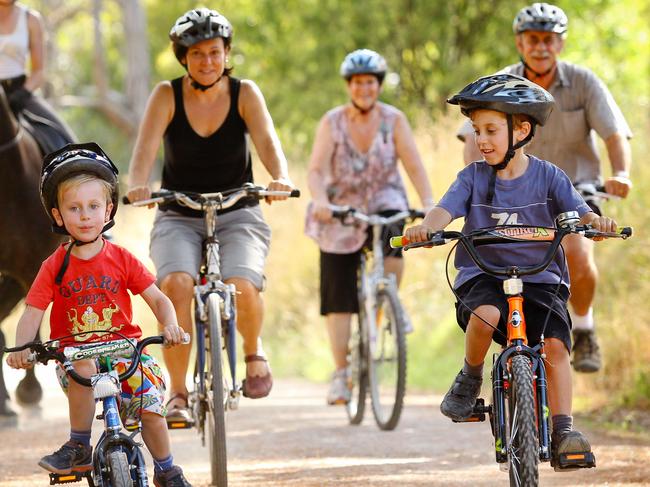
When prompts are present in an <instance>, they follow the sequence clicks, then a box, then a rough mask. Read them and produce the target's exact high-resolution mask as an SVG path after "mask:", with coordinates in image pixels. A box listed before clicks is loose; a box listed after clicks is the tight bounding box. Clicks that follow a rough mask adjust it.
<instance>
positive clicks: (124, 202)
mask: <svg viewBox="0 0 650 487" xmlns="http://www.w3.org/2000/svg"><path fill="white" fill-rule="evenodd" d="M122 204H123V205H130V204H131V200H130V199H129V198H128V197H127V196H122Z"/></svg>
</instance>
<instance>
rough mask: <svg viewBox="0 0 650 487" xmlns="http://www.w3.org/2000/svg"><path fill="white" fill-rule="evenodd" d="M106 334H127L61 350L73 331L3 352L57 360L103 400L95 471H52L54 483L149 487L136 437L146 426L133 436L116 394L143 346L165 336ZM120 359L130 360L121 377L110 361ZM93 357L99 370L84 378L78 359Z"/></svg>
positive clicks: (36, 359)
mask: <svg viewBox="0 0 650 487" xmlns="http://www.w3.org/2000/svg"><path fill="white" fill-rule="evenodd" d="M95 333H101V332H95ZM105 333H108V334H114V335H118V336H122V338H121V339H119V340H113V341H110V342H96V343H95V342H93V343H79V344H78V345H74V346H65V347H63V349H61V344H62V343H63V341H64V340H69V339H73V338H74V337H75V336H76V335H69V336H64V337H61V338H59V339H57V340H51V341H48V342H44V343H41V342H38V341H34V342H29V343H25V344H24V345H22V346H20V347H15V348H5V350H4V351H5V352H19V351H21V350H26V349H28V348H29V349H30V350H31V351H32V352H33V355H32V358H33V359H32V361H33V362H41V363H43V364H47V362H48V361H50V360H56V361H57V362H59V364H60V365H61V367H62V368H63V370H64V371H65V373H66V374H67V375H68V377H70V378H71V379H72V380H74V381H75V382H77V383H79V384H81V385H82V386H87V387H91V388H92V390H93V395H94V397H95V400H97V401H101V402H102V412H101V414H99V415H98V416H97V419H101V420H103V421H104V431H103V432H102V435H101V437H100V438H99V441H98V442H97V444H96V445H95V448H94V450H93V458H92V467H91V469H90V470H85V471H82V470H79V469H74V468H73V470H72V472H71V473H69V474H56V473H50V485H55V484H67V483H72V482H79V481H81V480H83V479H86V480H87V482H88V485H89V486H90V487H148V486H149V481H148V479H147V468H146V464H145V461H144V457H143V455H142V451H141V450H140V446H141V443H139V442H138V441H136V440H135V436H136V435H138V434H139V433H140V432H141V429H142V425H141V424H140V423H138V424H136V425H134V426H132V425H129V426H128V428H127V430H128V431H131V432H130V434H127V432H125V431H124V430H123V428H122V422H121V420H120V415H119V412H118V402H117V398H118V396H119V394H120V384H121V383H122V382H124V381H126V380H128V379H129V378H130V377H131V376H132V375H133V374H134V373H136V372H137V370H138V365H139V364H140V355H141V353H142V351H143V350H144V348H145V347H146V346H147V345H152V344H162V343H164V337H163V336H152V337H148V338H144V339H142V340H140V341H138V340H136V339H132V338H126V337H124V336H123V335H120V334H119V333H116V332H105ZM77 335H80V334H77ZM185 343H189V336H187V337H186V341H185ZM116 357H126V358H129V357H130V358H131V364H130V366H129V368H128V369H127V370H126V371H125V372H124V373H122V374H119V375H118V373H117V371H116V370H114V369H113V367H112V363H111V360H112V359H114V358H116ZM89 359H94V360H96V361H97V363H98V365H99V371H98V373H97V374H95V375H93V376H92V377H90V378H85V377H82V376H81V375H79V374H78V373H77V372H75V370H74V366H73V362H75V361H78V360H89Z"/></svg>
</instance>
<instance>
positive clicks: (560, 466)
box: [553, 451, 596, 472]
mask: <svg viewBox="0 0 650 487" xmlns="http://www.w3.org/2000/svg"><path fill="white" fill-rule="evenodd" d="M595 466H596V457H595V455H594V454H593V453H592V452H590V451H589V452H583V453H561V454H560V455H559V457H558V459H557V461H556V462H553V469H554V470H555V471H556V472H569V471H571V470H578V469H580V468H594V467H595Z"/></svg>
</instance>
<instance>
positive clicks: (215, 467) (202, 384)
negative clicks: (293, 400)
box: [123, 183, 300, 487]
mask: <svg viewBox="0 0 650 487" xmlns="http://www.w3.org/2000/svg"><path fill="white" fill-rule="evenodd" d="M267 196H289V197H292V198H297V197H299V196H300V191H299V190H297V189H294V190H293V191H269V190H267V189H265V188H264V187H261V186H255V185H253V184H250V183H248V184H245V185H244V186H243V187H241V188H236V189H232V190H228V191H223V192H221V193H194V192H188V191H169V190H161V191H158V192H155V193H152V195H151V198H150V199H147V200H140V201H137V202H134V203H131V204H132V205H133V206H148V205H151V204H161V203H168V202H172V201H175V202H177V203H178V204H180V205H183V206H186V207H188V208H192V209H194V210H200V211H202V212H203V217H204V221H205V228H206V238H205V240H204V248H203V254H202V261H201V266H200V268H199V275H198V277H197V281H196V282H197V284H196V285H195V286H194V328H195V335H194V341H195V343H196V359H195V364H194V371H193V381H192V383H193V387H192V390H191V391H190V393H189V397H188V402H189V406H190V410H191V411H192V421H190V422H182V421H181V422H177V423H173V424H171V425H169V427H170V428H171V429H179V428H191V427H193V426H196V428H197V431H198V434H199V437H200V438H201V444H202V445H203V446H205V440H206V436H207V439H208V449H209V455H210V468H211V478H212V484H213V485H216V486H217V487H226V486H227V485H228V457H227V452H226V422H225V412H226V411H227V410H236V409H237V408H238V407H239V398H240V396H241V384H240V383H239V382H238V380H237V374H236V369H237V349H236V324H237V316H236V306H235V298H236V294H237V290H236V289H235V285H234V284H226V283H225V282H223V281H222V278H221V270H220V269H221V263H220V258H219V239H218V236H217V234H216V225H217V218H218V211H219V210H225V209H228V208H231V207H232V206H234V204H235V203H237V202H238V201H240V200H241V199H243V198H252V199H258V200H259V199H263V198H265V197H267ZM123 201H124V202H125V203H127V204H128V203H129V201H128V200H127V199H124V200H123ZM225 364H228V369H227V373H226V367H225Z"/></svg>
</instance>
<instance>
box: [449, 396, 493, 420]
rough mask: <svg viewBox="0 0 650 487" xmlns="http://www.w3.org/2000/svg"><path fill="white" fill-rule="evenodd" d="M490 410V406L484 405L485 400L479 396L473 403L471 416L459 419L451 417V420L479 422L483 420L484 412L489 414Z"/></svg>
mask: <svg viewBox="0 0 650 487" xmlns="http://www.w3.org/2000/svg"><path fill="white" fill-rule="evenodd" d="M491 410H492V406H486V405H485V400H484V399H482V398H480V397H479V398H478V399H477V400H476V404H474V409H473V410H472V415H471V416H468V417H467V418H465V419H461V420H456V419H452V421H453V422H454V423H481V422H483V421H485V414H486V413H487V414H489V413H490V411H491Z"/></svg>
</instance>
